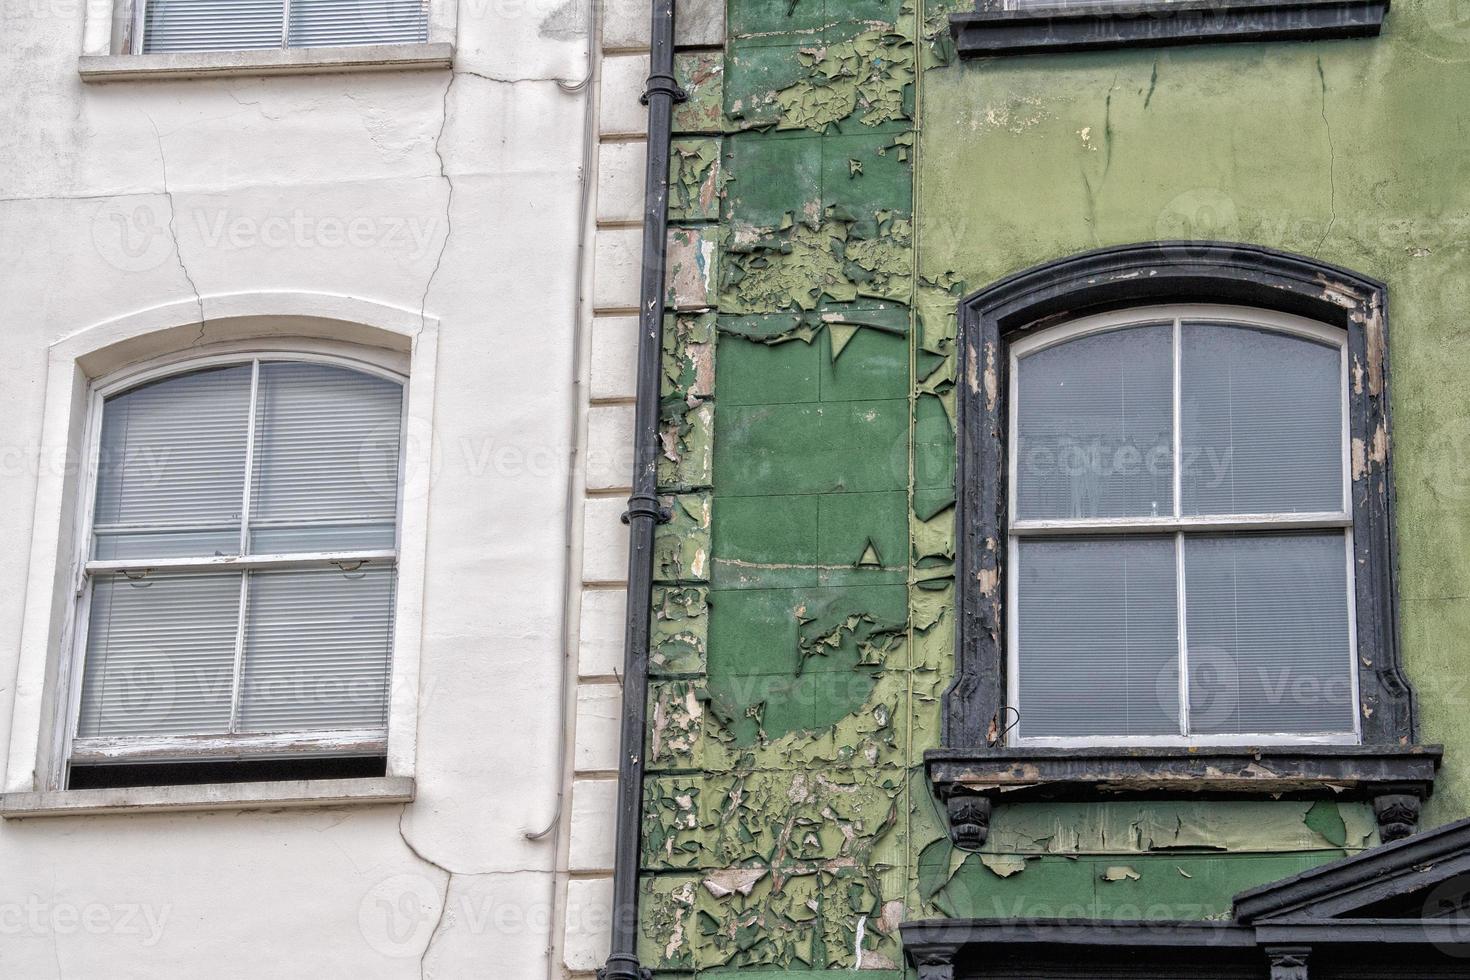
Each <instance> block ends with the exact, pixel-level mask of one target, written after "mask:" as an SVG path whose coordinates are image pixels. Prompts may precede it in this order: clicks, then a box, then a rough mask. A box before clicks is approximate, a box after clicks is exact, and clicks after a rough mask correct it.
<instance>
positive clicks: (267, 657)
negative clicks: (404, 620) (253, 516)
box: [240, 568, 394, 732]
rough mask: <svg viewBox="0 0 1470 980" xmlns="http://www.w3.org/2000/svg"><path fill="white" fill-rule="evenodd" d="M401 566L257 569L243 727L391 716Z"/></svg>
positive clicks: (283, 727) (356, 724) (358, 724)
mask: <svg viewBox="0 0 1470 980" xmlns="http://www.w3.org/2000/svg"><path fill="white" fill-rule="evenodd" d="M393 588H394V571H393V569H391V568H370V569H362V570H360V571H355V572H342V571H339V570H337V569H335V568H328V569H311V570H298V571H273V572H251V573H250V585H249V591H250V598H249V607H248V613H247V615H246V625H245V668H244V675H243V679H242V684H241V705H240V730H241V731H244V732H273V731H302V730H306V729H333V728H371V727H380V726H383V725H386V724H387V721H388V669H389V663H390V660H391V656H390V652H391V650H392V637H393Z"/></svg>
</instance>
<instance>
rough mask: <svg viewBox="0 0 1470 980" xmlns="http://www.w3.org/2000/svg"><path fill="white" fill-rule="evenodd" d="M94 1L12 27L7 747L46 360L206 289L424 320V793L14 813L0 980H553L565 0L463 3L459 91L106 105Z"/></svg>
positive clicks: (572, 319) (568, 314)
mask: <svg viewBox="0 0 1470 980" xmlns="http://www.w3.org/2000/svg"><path fill="white" fill-rule="evenodd" d="M628 6H630V7H636V6H639V4H629V5H628ZM82 8H83V4H82V3H81V2H80V0H76V2H73V0H36V2H34V3H24V4H21V5H19V6H15V7H12V8H10V9H8V10H7V16H6V20H5V37H6V40H7V50H8V51H9V52H10V54H11V57H9V58H7V59H5V61H4V63H3V65H0V73H3V79H0V117H3V118H4V119H5V120H6V122H7V126H6V137H5V139H4V140H3V141H0V268H3V269H4V270H5V271H4V274H3V275H0V331H3V332H4V336H5V340H6V344H7V347H6V357H4V358H3V359H0V413H3V418H4V419H5V425H4V429H3V433H0V541H3V542H4V544H5V553H6V560H5V561H3V562H0V741H4V740H6V739H8V737H9V731H10V720H11V709H12V699H13V688H14V678H15V675H16V667H17V664H16V655H17V650H18V648H19V633H20V621H21V611H22V609H23V607H24V604H25V601H26V595H27V590H28V589H31V588H39V587H44V586H43V585H41V584H38V583H34V582H28V581H27V580H26V568H27V565H28V557H29V556H28V554H27V551H28V548H29V543H30V540H31V534H30V530H31V524H32V520H33V506H34V502H35V492H36V486H37V484H38V477H39V468H40V467H43V466H48V465H53V463H52V461H50V460H42V459H38V458H36V456H37V450H38V447H39V446H40V445H41V430H40V416H41V407H42V404H43V400H44V396H45V392H44V387H45V378H46V360H47V350H48V347H49V346H50V345H51V344H52V343H54V342H55V341H56V340H58V339H59V338H62V337H64V336H67V335H69V334H71V333H74V332H75V331H78V330H81V329H83V328H85V327H87V326H89V325H91V324H94V323H98V322H102V321H106V320H112V319H115V318H118V317H120V316H124V315H126V314H129V313H132V312H134V311H137V310H141V309H145V308H148V307H153V306H158V305H163V304H168V303H173V302H178V301H180V300H188V299H191V298H194V297H196V296H199V297H205V298H206V300H207V298H208V297H211V296H216V295H221V294H235V293H252V292H259V291H269V292H276V293H282V292H304V293H329V294H340V295H344V296H349V297H358V298H362V299H366V300H371V301H373V302H375V303H379V304H383V305H386V306H392V307H400V308H405V309H409V310H421V311H423V313H424V315H426V316H431V317H435V318H437V319H438V320H439V334H438V343H439V349H438V359H437V382H436V398H435V402H436V404H435V406H434V419H435V422H434V432H433V442H434V449H435V457H434V458H435V464H434V479H433V481H432V484H431V487H430V491H429V492H430V505H429V509H428V513H429V520H428V531H427V554H426V569H427V571H426V575H425V582H424V610H423V616H422V620H421V622H420V624H419V629H420V631H421V638H422V669H421V691H420V699H419V700H420V712H419V721H418V729H419V730H418V746H417V759H416V775H417V782H418V798H417V801H416V802H415V803H413V804H411V805H408V806H401V805H391V806H364V807H346V808H337V809H325V808H323V809H306V810H294V811H280V812H249V813H241V812H211V813H192V814H174V815H167V814H139V815H128V816H98V815H92V816H73V817H65V818H54V819H34V820H24V821H16V820H8V821H4V822H3V823H0V976H4V977H7V978H10V977H15V978H26V980H31V978H51V977H65V978H68V980H76V978H94V977H96V978H102V977H106V978H109V980H111V978H120V977H195V976H210V977H222V978H228V977H240V978H259V977H265V976H270V977H312V978H331V977H344V978H346V977H351V978H354V980H356V978H368V977H418V976H420V975H423V976H440V977H464V976H472V975H482V976H494V977H507V978H510V977H515V978H523V977H524V978H534V977H540V976H553V975H555V974H556V973H557V972H559V970H560V966H559V953H557V952H555V951H553V949H552V947H553V946H555V945H558V944H559V934H557V938H556V939H555V940H554V939H553V932H554V927H553V923H554V922H559V921H561V920H560V918H559V912H558V910H557V909H556V907H555V906H556V903H557V901H558V900H559V896H560V895H561V892H560V890H559V888H560V885H559V882H560V881H561V878H559V876H558V874H557V872H558V868H559V866H560V865H562V864H564V863H565V862H564V857H563V855H564V854H565V851H564V850H562V848H564V847H565V846H566V844H567V843H568V842H567V841H566V839H565V835H564V834H562V835H560V836H559V835H558V833H552V834H550V835H547V836H546V837H543V838H541V839H538V840H531V839H528V838H527V834H528V833H535V832H537V831H540V830H542V829H544V828H546V827H547V826H548V825H551V824H552V823H553V820H554V819H555V818H556V816H557V813H558V805H559V795H560V793H561V792H562V790H563V782H564V780H563V775H562V772H561V770H560V763H559V760H560V759H561V758H562V757H563V751H562V739H563V738H564V737H568V736H569V734H570V730H569V728H568V727H567V726H565V725H564V724H563V722H564V718H563V714H562V712H561V710H560V705H559V699H558V695H557V692H558V690H559V689H560V684H561V667H562V660H563V655H564V652H565V650H564V644H563V642H562V639H561V629H560V625H559V624H561V623H562V622H563V617H564V616H565V614H566V611H567V610H566V604H565V602H564V599H565V589H564V583H565V582H566V581H567V576H568V567H567V562H568V558H567V555H568V548H567V544H568V534H569V533H575V531H576V524H577V523H578V522H579V521H580V518H581V514H580V503H579V506H578V508H577V510H576V512H575V513H573V514H572V515H571V517H572V518H573V520H570V521H569V520H568V516H569V515H568V513H567V503H566V502H567V500H568V499H569V497H568V482H569V480H573V479H574V477H573V471H572V468H571V466H570V464H569V460H571V458H572V453H571V448H572V447H571V445H570V439H571V436H572V433H573V423H574V419H576V418H579V417H580V415H579V412H580V407H579V405H578V401H579V400H580V399H581V398H582V397H583V396H582V389H581V388H580V387H579V386H578V385H577V384H576V383H575V382H576V379H577V371H578V365H577V364H576V363H575V362H574V353H575V351H576V350H577V343H576V336H577V331H578V330H579V329H580V328H582V327H585V324H582V325H580V326H579V299H578V297H579V292H580V291H579V288H578V283H577V281H576V280H577V276H576V269H577V267H578V254H579V244H580V237H581V227H580V224H579V222H580V216H581V211H580V209H581V204H582V194H581V167H582V161H583V155H584V154H583V149H584V147H583V141H582V140H583V137H582V134H583V133H584V121H585V120H586V118H587V113H586V109H587V99H588V98H589V92H590V91H592V89H591V88H590V87H589V88H582V89H578V90H575V91H566V90H565V89H564V87H563V86H562V85H559V84H558V83H559V82H563V83H573V86H574V83H575V82H577V81H578V80H580V79H582V78H583V77H584V76H585V73H586V72H587V68H588V65H587V38H586V31H585V27H584V26H582V25H584V24H585V19H583V18H584V15H583V6H582V4H581V3H580V2H573V3H568V2H565V0H516V2H496V0H465V2H464V3H463V4H462V5H461V9H460V12H459V17H458V35H457V38H456V55H455V62H454V69H453V72H452V73H451V72H450V71H447V70H430V71H415V72H383V73H373V74H364V73H346V74H336V75H314V76H287V77H272V78H250V77H240V78H217V79H206V78H186V79H172V80H155V81H138V82H132V81H129V82H110V83H105V84H86V83H83V82H82V81H81V80H80V78H79V76H78V71H77V58H78V55H79V54H80V47H81V37H82V30H83V27H82V18H83V9H82ZM579 19H580V23H579ZM201 339H202V341H203V342H204V344H205V345H207V344H208V342H209V341H210V339H211V332H210V328H209V325H208V323H206V324H205V327H204V330H203V332H202V336H201ZM603 687H604V688H606V685H603ZM587 730H588V731H589V732H590V731H592V730H593V729H592V728H591V727H590V726H589V727H588V729H587ZM584 737H585V736H584ZM6 748H7V746H4V745H0V758H3V757H4V756H5V755H6V754H8V753H7V752H6V751H5V749H6ZM591 752H593V749H592V747H591V746H590V745H581V746H579V747H578V748H577V751H576V753H575V757H576V758H578V759H579V760H580V759H582V758H584V753H591ZM567 754H568V755H570V754H571V753H570V749H569V750H568V753H567ZM587 758H589V759H592V758H593V757H592V756H587ZM579 764H580V763H579ZM588 764H589V765H595V764H598V763H596V762H595V759H593V761H592V762H589V763H588ZM587 802H588V797H585V796H584V797H583V799H582V800H581V803H582V811H581V812H586V810H587ZM561 823H562V824H565V823H567V821H566V820H563V821H561ZM574 843H576V844H577V845H578V846H581V841H580V840H578V841H576V842H574ZM573 853H574V854H576V853H579V852H578V851H577V849H576V847H574V848H573ZM587 914H588V915H591V914H595V910H591V911H589V912H588V913H587ZM581 917H582V913H578V916H575V917H573V918H574V919H575V920H580V918H581Z"/></svg>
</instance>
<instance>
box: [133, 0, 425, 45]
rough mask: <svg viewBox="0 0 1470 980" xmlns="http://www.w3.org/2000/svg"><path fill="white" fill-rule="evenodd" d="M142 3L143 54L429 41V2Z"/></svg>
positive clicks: (231, 0)
mask: <svg viewBox="0 0 1470 980" xmlns="http://www.w3.org/2000/svg"><path fill="white" fill-rule="evenodd" d="M140 2H144V3H146V6H145V8H144V14H143V43H142V50H143V52H144V53H154V52H168V51H227V50H249V49H256V48H281V47H291V48H301V47H317V46H329V45H361V44H395V43H413V42H423V41H427V40H428V39H429V10H428V4H427V2H426V0H140ZM288 10H289V17H288V15H287V11H288Z"/></svg>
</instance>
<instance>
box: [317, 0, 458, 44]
mask: <svg viewBox="0 0 1470 980" xmlns="http://www.w3.org/2000/svg"><path fill="white" fill-rule="evenodd" d="M428 39H429V10H428V6H427V4H425V3H424V2H423V0H292V2H291V29H290V38H289V42H288V43H289V45H290V46H291V47H293V48H298V47H315V46H318V45H323V46H325V45H340V44H348V45H351V44H393V43H396V44H409V43H414V42H423V41H427V40H428Z"/></svg>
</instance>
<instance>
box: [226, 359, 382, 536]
mask: <svg viewBox="0 0 1470 980" xmlns="http://www.w3.org/2000/svg"><path fill="white" fill-rule="evenodd" d="M259 399H260V401H259V404H258V405H257V406H256V413H255V422H256V430H255V470H254V480H253V486H252V487H251V504H250V521H251V543H250V547H251V551H252V552H254V553H256V554H265V553H270V552H276V551H280V550H282V549H289V550H291V551H339V550H343V549H347V548H391V547H393V541H394V535H393V529H394V520H395V515H396V512H397V506H398V445H399V433H400V427H401V421H400V414H401V411H402V406H403V387H402V386H401V385H399V384H397V383H395V382H393V381H388V380H385V379H383V378H377V377H373V376H371V375H366V374H361V373H359V372H356V371H349V370H347V369H345V368H339V367H332V366H330V365H325V364H310V363H305V362H280V363H263V364H261V366H260V394H259Z"/></svg>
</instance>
